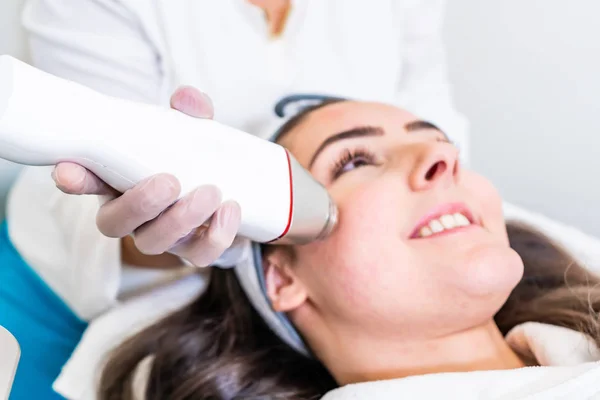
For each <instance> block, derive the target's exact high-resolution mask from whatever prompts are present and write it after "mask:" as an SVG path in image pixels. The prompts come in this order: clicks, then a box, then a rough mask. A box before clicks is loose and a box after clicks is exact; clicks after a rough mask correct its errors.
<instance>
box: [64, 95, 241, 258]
mask: <svg viewBox="0 0 600 400" xmlns="http://www.w3.org/2000/svg"><path fill="white" fill-rule="evenodd" d="M171 107H172V108H173V109H176V110H178V111H181V112H183V113H186V114H188V115H190V116H193V117H196V118H212V117H213V114H214V110H213V105H212V101H211V100H210V98H209V97H208V96H207V95H205V94H203V93H201V92H200V91H198V90H196V89H194V88H190V87H184V88H180V89H178V90H177V91H176V92H175V93H174V94H173V96H172V97H171ZM198 134H199V135H201V134H202V132H198ZM168 135H169V133H168V132H165V138H167V139H168ZM52 176H53V178H54V181H55V182H56V185H57V187H58V188H59V189H60V190H62V191H63V192H65V193H67V194H73V195H102V196H108V198H109V200H108V201H107V202H105V203H104V204H103V205H102V207H101V208H100V210H99V212H98V215H97V225H98V228H99V229H100V232H102V234H104V235H106V236H108V237H113V238H122V237H124V236H127V235H130V234H133V237H134V240H135V245H136V247H137V248H138V250H139V251H140V252H142V253H144V254H147V255H157V254H162V253H165V252H169V253H172V254H175V255H177V256H179V257H181V258H183V259H185V260H187V261H188V262H190V263H192V264H194V265H196V266H198V267H204V266H208V265H210V264H211V263H212V262H213V261H215V260H216V259H218V258H219V257H220V256H221V255H222V254H223V252H224V251H225V250H227V249H228V248H229V247H230V246H231V244H232V243H233V240H234V238H235V236H236V234H237V231H238V229H239V225H240V219H241V211H240V207H239V205H238V204H237V203H236V202H233V201H227V202H224V203H222V200H221V192H220V190H219V189H218V188H217V187H214V186H204V187H199V188H197V189H196V190H195V191H193V192H191V193H189V194H188V195H186V196H185V197H183V198H182V199H180V200H179V201H177V202H176V203H175V204H173V202H174V201H175V200H176V199H177V198H178V197H179V194H180V191H181V187H180V184H179V181H178V180H177V179H176V178H175V177H174V176H172V175H168V174H160V175H156V176H152V177H150V178H149V179H146V180H145V181H143V182H141V183H140V184H138V185H137V186H135V187H134V188H132V189H130V190H128V191H126V192H125V193H124V194H119V193H117V192H116V191H115V190H113V189H112V188H111V187H109V186H108V185H107V184H106V183H104V182H103V181H102V180H101V179H99V178H98V177H97V176H96V175H94V174H93V173H92V172H90V171H88V170H87V169H85V168H83V167H81V166H79V165H77V164H72V163H61V164H58V165H57V166H56V168H55V169H54V172H53V175H52ZM172 204H173V205H172ZM209 220H210V221H209ZM207 221H209V222H210V223H209V227H208V228H206V227H203V226H201V225H203V224H204V223H205V222H207Z"/></svg>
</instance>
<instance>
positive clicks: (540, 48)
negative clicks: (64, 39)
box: [0, 0, 600, 236]
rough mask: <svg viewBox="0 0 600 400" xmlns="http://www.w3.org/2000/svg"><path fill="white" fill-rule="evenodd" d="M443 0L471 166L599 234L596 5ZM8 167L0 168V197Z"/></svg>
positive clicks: (6, 23) (13, 3)
mask: <svg viewBox="0 0 600 400" xmlns="http://www.w3.org/2000/svg"><path fill="white" fill-rule="evenodd" d="M21 2H22V0H0V54H1V53H12V54H15V55H17V56H19V57H25V54H26V53H25V49H24V47H23V45H22V39H23V36H22V34H21V33H20V31H19V30H18V29H17V27H18V24H19V20H18V9H19V4H20V3H21ZM448 3H449V6H448V14H447V24H446V35H447V43H448V52H449V57H450V71H451V79H452V81H453V83H454V84H455V93H456V100H457V105H458V107H459V108H460V109H461V110H462V111H463V112H464V113H465V114H466V115H467V116H468V117H469V118H470V120H471V123H472V141H473V143H472V150H473V166H474V167H475V168H476V169H478V170H479V171H481V172H482V173H484V174H485V175H487V176H489V177H490V178H491V179H492V180H493V181H494V182H495V183H496V185H497V186H498V187H499V188H500V190H501V191H502V193H503V195H504V196H505V198H507V199H508V200H510V201H512V202H516V203H519V204H522V205H525V206H527V207H529V208H532V209H536V210H539V211H541V212H543V213H544V214H546V215H550V216H552V217H554V218H557V219H559V220H562V221H565V222H569V223H572V224H574V225H576V226H579V227H581V228H583V229H584V230H586V231H588V232H590V233H593V234H596V235H599V236H600V211H599V210H600V179H598V174H600V158H599V157H598V154H599V153H600V152H599V150H598V149H600V24H599V23H598V22H597V18H598V16H599V15H600V1H598V0H569V1H565V0H493V1H489V0H486V1H483V0H449V1H448ZM14 170H15V167H13V166H9V165H7V164H5V163H1V162H0V192H1V191H2V190H3V188H4V187H6V186H7V184H8V182H9V180H10V176H12V174H13V173H14ZM0 206H1V204H0Z"/></svg>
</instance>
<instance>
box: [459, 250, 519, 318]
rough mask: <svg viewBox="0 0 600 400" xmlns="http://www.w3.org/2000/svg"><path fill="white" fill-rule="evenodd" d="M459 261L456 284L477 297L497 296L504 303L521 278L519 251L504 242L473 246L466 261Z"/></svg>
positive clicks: (470, 295)
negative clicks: (503, 244)
mask: <svg viewBox="0 0 600 400" xmlns="http://www.w3.org/2000/svg"><path fill="white" fill-rule="evenodd" d="M456 264H457V265H456V268H457V269H459V271H457V274H456V277H457V278H458V279H457V282H455V284H456V285H458V286H459V287H460V289H461V291H462V292H463V293H465V294H466V295H467V296H469V297H472V298H474V299H477V298H490V297H491V298H497V299H499V300H500V301H502V303H504V301H506V299H507V298H508V296H509V295H510V293H511V292H512V290H513V289H514V288H515V286H516V285H517V284H518V283H519V281H520V280H521V278H522V276H523V268H524V267H523V260H521V257H520V256H519V255H518V254H517V252H515V251H514V250H513V249H511V248H510V247H507V246H501V245H498V246H490V245H482V246H478V247H476V248H472V249H470V251H469V253H468V254H467V255H466V257H465V262H464V263H456ZM500 306H501V304H500Z"/></svg>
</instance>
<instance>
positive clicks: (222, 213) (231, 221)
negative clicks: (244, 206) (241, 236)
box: [217, 201, 242, 235]
mask: <svg viewBox="0 0 600 400" xmlns="http://www.w3.org/2000/svg"><path fill="white" fill-rule="evenodd" d="M241 219H242V210H241V208H240V206H239V204H238V203H237V202H234V201H228V202H225V203H223V205H222V206H221V209H220V210H219V212H218V213H217V225H218V227H219V228H221V229H223V230H226V231H227V232H231V233H232V234H233V235H235V233H237V230H238V229H239V226H240V223H241Z"/></svg>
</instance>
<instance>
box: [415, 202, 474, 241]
mask: <svg viewBox="0 0 600 400" xmlns="http://www.w3.org/2000/svg"><path fill="white" fill-rule="evenodd" d="M444 208H450V209H448V210H444V211H441V210H440V211H439V212H437V213H434V214H431V215H430V216H429V217H427V218H424V220H423V222H421V223H420V224H418V225H417V228H415V230H414V232H413V234H412V235H411V237H410V238H411V239H424V238H428V237H431V236H437V235H440V234H444V233H449V232H452V231H457V230H461V229H465V228H468V227H470V226H472V225H476V223H475V220H474V218H473V215H472V213H471V212H470V211H469V210H468V209H466V208H464V207H444ZM452 208H454V210H453V209H452ZM457 208H459V209H457Z"/></svg>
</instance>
